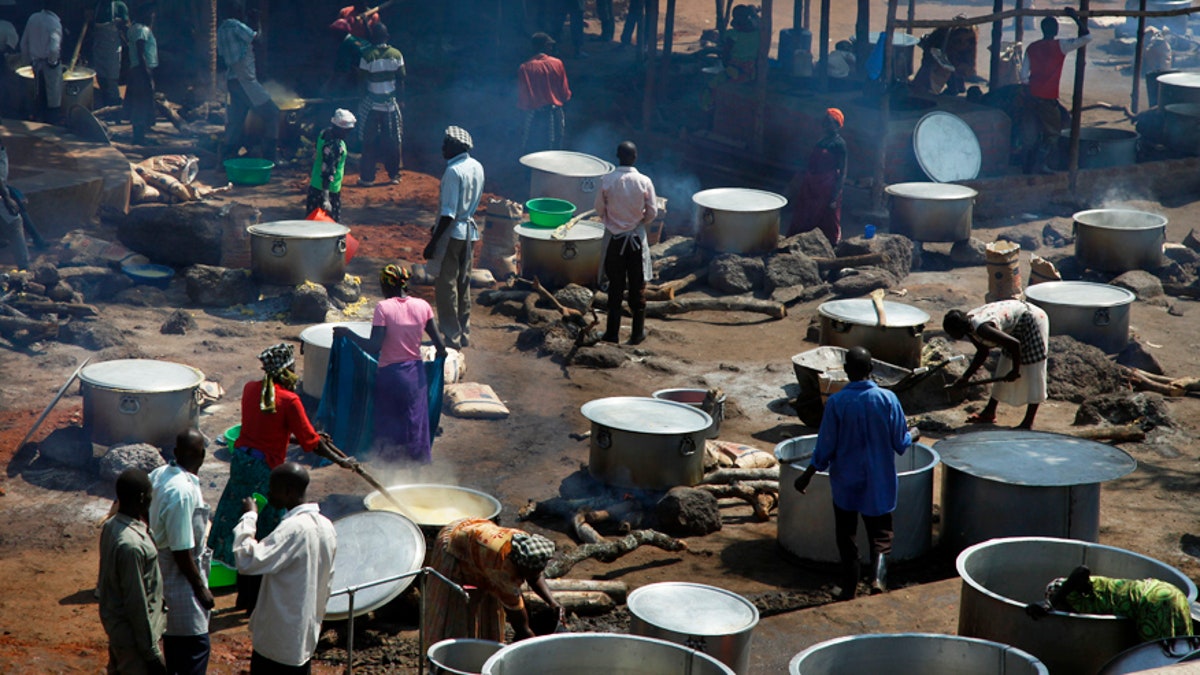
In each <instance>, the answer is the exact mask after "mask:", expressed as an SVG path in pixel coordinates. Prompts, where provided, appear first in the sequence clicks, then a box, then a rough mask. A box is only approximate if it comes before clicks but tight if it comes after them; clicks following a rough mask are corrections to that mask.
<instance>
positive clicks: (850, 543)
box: [833, 504, 893, 563]
mask: <svg viewBox="0 0 1200 675" xmlns="http://www.w3.org/2000/svg"><path fill="white" fill-rule="evenodd" d="M858 516H859V513H858V512H857V511H846V510H844V509H840V508H838V506H837V504H834V505H833V528H834V538H835V539H837V548H838V557H840V558H841V559H842V562H844V563H846V562H851V561H854V562H858V542H856V541H854V539H855V537H856V536H857V535H858ZM862 520H863V525H865V526H866V528H867V541H868V542H870V545H871V553H872V555H874V554H876V553H878V554H880V555H888V554H890V553H891V552H892V536H893V533H892V514H891V513H885V514H883V515H882V516H866V515H864V516H863V517H862Z"/></svg>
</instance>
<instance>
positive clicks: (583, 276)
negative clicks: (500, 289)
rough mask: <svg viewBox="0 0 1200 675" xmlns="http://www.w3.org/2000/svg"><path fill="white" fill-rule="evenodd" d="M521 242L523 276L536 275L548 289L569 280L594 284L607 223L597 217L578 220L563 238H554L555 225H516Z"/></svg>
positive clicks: (586, 284) (534, 277) (590, 286)
mask: <svg viewBox="0 0 1200 675" xmlns="http://www.w3.org/2000/svg"><path fill="white" fill-rule="evenodd" d="M513 231H515V232H516V233H517V236H518V238H519V240H520V242H521V276H522V277H524V278H526V279H537V280H538V281H540V282H541V283H542V285H543V286H545V287H546V288H549V289H558V288H562V287H563V286H566V285H567V284H579V285H580V286H587V287H589V288H595V287H596V283H597V281H598V277H599V274H600V254H601V253H602V252H603V251H602V249H601V243H602V240H603V239H604V225H603V224H601V223H599V222H597V221H594V220H582V221H579V222H578V223H576V224H575V225H574V227H572V228H571V229H569V230H567V231H566V233H565V234H564V236H563V238H562V239H554V238H553V236H552V235H553V234H554V231H555V230H554V229H552V228H538V227H526V226H524V225H518V226H516V227H514V228H513Z"/></svg>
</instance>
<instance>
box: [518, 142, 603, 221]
mask: <svg viewBox="0 0 1200 675" xmlns="http://www.w3.org/2000/svg"><path fill="white" fill-rule="evenodd" d="M520 161H521V164H524V165H525V166H527V167H529V168H530V170H531V172H530V176H529V198H530V199H536V198H537V197H553V198H555V199H565V200H567V201H569V202H571V203H572V204H574V205H575V208H576V209H578V210H579V211H580V212H583V211H587V210H588V209H590V208H592V205H593V204H595V203H596V191H597V190H599V189H600V178H601V177H603V176H605V175H607V174H609V173H611V172H612V170H613V168H614V167H613V165H612V164H611V163H609V162H606V161H604V160H602V159H600V158H599V157H595V156H592V155H588V154H584V153H582V152H570V151H568V150H545V151H543V152H534V153H531V154H528V155H525V156H523V157H521V160H520Z"/></svg>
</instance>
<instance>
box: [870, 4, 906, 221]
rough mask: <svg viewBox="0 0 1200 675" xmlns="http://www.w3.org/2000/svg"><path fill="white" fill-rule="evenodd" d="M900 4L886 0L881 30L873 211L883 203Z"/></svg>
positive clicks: (872, 195)
mask: <svg viewBox="0 0 1200 675" xmlns="http://www.w3.org/2000/svg"><path fill="white" fill-rule="evenodd" d="M899 4H900V0H888V7H887V21H886V22H885V23H884V29H883V75H881V76H880V79H881V80H882V84H883V87H882V98H881V99H880V100H879V137H880V143H879V153H878V154H877V155H876V159H875V171H874V178H875V179H874V180H873V181H871V206H872V208H875V209H882V208H883V206H884V203H883V183H884V175H885V169H886V168H887V132H888V122H889V121H891V118H892V91H891V89H892V87H891V85H892V77H893V73H892V71H893V70H895V67H894V66H893V65H892V32H893V31H895V30H896V9H897V7H898V6H899Z"/></svg>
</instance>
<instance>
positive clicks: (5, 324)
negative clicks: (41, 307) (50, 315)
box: [0, 316, 58, 342]
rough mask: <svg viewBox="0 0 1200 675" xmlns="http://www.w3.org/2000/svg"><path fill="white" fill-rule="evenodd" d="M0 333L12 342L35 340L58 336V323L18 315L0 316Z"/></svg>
mask: <svg viewBox="0 0 1200 675" xmlns="http://www.w3.org/2000/svg"><path fill="white" fill-rule="evenodd" d="M0 335H3V336H4V337H6V338H8V339H9V340H11V341H13V342H35V341H37V340H42V339H50V338H55V337H58V324H57V323H54V322H53V321H35V320H33V319H25V318H22V317H18V316H0Z"/></svg>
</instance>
